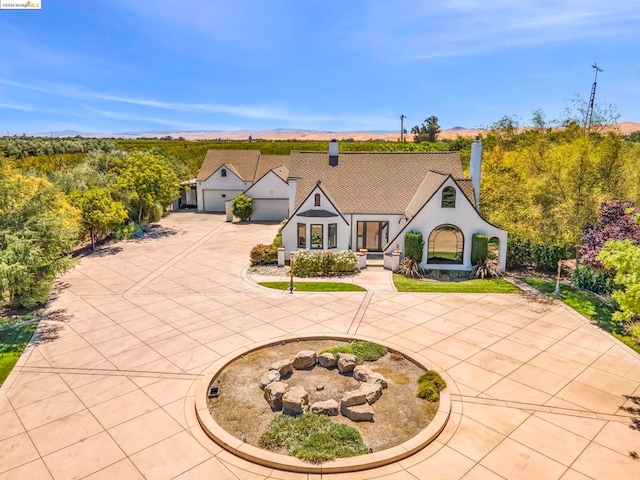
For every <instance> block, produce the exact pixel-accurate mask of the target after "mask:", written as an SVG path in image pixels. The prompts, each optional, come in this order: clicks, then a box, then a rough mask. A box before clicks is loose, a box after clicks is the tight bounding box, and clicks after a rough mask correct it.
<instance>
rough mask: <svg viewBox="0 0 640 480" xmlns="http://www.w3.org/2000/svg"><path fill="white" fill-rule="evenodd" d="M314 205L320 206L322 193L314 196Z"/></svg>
mask: <svg viewBox="0 0 640 480" xmlns="http://www.w3.org/2000/svg"><path fill="white" fill-rule="evenodd" d="M313 205H314V206H315V207H319V206H320V194H319V193H316V194H315V195H314V196H313Z"/></svg>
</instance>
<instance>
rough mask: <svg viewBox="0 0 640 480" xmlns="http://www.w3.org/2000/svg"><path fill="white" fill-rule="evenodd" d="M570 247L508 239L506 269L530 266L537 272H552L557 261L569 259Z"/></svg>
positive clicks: (514, 238) (556, 266) (515, 238)
mask: <svg viewBox="0 0 640 480" xmlns="http://www.w3.org/2000/svg"><path fill="white" fill-rule="evenodd" d="M570 251H571V250H570V247H569V246H567V245H558V244H552V243H537V242H532V241H530V240H522V239H520V238H517V237H511V236H510V237H509V239H508V240H507V269H508V270H511V269H514V268H522V267H527V266H532V267H534V268H535V269H536V270H538V271H549V272H554V271H555V270H556V269H557V268H558V261H560V260H566V259H567V258H569V254H570Z"/></svg>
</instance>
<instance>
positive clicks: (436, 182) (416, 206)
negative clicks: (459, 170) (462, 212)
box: [404, 172, 476, 218]
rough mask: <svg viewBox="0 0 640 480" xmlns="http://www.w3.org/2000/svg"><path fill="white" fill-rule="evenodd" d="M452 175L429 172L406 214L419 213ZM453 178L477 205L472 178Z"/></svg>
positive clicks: (472, 203) (472, 202) (408, 215)
mask: <svg viewBox="0 0 640 480" xmlns="http://www.w3.org/2000/svg"><path fill="white" fill-rule="evenodd" d="M450 176H451V175H443V174H442V173H438V172H428V173H427V175H426V177H424V180H423V181H422V183H421V184H420V186H419V187H418V190H416V193H415V195H414V196H413V198H412V199H411V202H409V205H408V206H407V209H406V210H405V211H404V214H405V216H406V217H407V218H411V217H413V216H414V215H415V214H416V213H418V211H419V210H420V209H421V208H422V206H423V205H424V204H425V203H426V202H427V201H428V200H429V199H430V198H431V197H432V196H433V195H434V194H435V193H436V192H437V191H438V190H439V189H440V187H441V186H442V184H443V183H444V182H446V181H447V178H449V177H450ZM452 180H453V181H454V182H455V183H456V185H457V186H458V188H459V189H460V191H461V192H462V194H463V195H464V196H465V197H467V199H468V200H469V201H470V202H471V205H473V206H474V207H475V206H476V205H475V197H474V196H473V185H472V183H471V180H468V179H457V178H453V177H452Z"/></svg>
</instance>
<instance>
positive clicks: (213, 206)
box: [202, 189, 242, 212]
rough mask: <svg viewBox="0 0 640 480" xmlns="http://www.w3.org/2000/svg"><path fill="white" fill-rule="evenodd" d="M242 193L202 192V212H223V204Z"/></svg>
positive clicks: (236, 191)
mask: <svg viewBox="0 0 640 480" xmlns="http://www.w3.org/2000/svg"><path fill="white" fill-rule="evenodd" d="M241 193H242V190H219V189H213V190H203V191H202V201H203V203H204V205H203V206H202V210H204V211H205V212H224V202H226V201H227V200H231V199H233V198H236V197H237V196H238V195H240V194H241Z"/></svg>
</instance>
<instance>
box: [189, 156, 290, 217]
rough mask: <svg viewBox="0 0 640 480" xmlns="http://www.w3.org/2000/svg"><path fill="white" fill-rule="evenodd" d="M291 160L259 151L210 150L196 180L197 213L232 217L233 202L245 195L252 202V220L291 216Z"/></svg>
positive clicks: (287, 157)
mask: <svg viewBox="0 0 640 480" xmlns="http://www.w3.org/2000/svg"><path fill="white" fill-rule="evenodd" d="M289 159H290V157H289V155H261V154H260V151H259V150H209V151H208V152H207V154H206V156H205V159H204V161H203V162H202V166H201V167H200V171H199V173H198V177H197V178H196V192H197V205H198V211H200V212H226V213H227V216H229V215H230V209H231V203H232V201H233V199H234V198H235V197H237V196H238V195H239V194H241V193H244V194H245V195H247V196H249V197H251V198H252V199H253V215H252V216H251V220H252V221H281V220H282V219H284V218H286V217H287V216H288V214H289V185H288V183H287V179H288V177H289V169H288V167H289ZM229 220H231V218H229Z"/></svg>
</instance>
